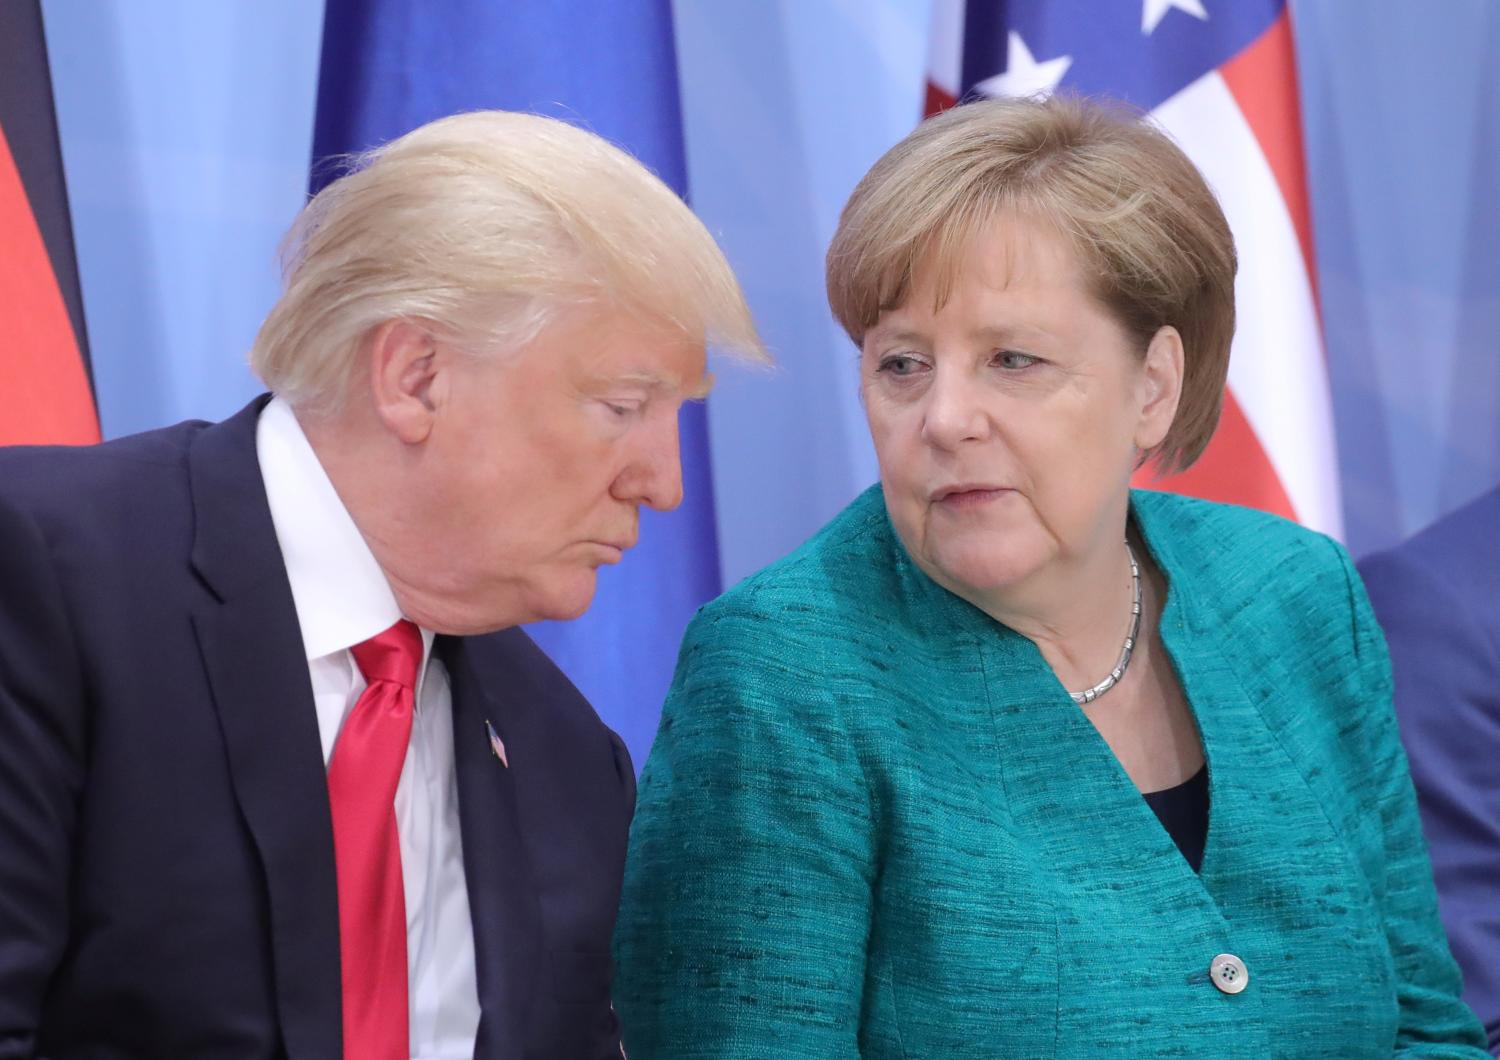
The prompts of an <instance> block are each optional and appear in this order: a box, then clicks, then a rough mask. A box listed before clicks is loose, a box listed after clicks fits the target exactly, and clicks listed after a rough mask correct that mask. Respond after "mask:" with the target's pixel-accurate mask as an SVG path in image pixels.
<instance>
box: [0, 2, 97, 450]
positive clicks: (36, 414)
mask: <svg viewBox="0 0 1500 1060" xmlns="http://www.w3.org/2000/svg"><path fill="white" fill-rule="evenodd" d="M0 53H3V55H4V61H3V62H0V248H4V249H3V252H0V316H3V318H4V320H5V326H6V343H5V352H4V354H0V445H17V444H28V443H48V444H67V445H82V444H86V443H88V442H97V441H98V440H99V418H98V415H97V414H96V412H95V410H94V394H93V389H92V386H91V383H90V381H89V363H88V342H87V339H86V337H85V332H84V325H83V299H82V297H81V296H80V294H79V289H78V266H77V263H76V261H75V259H74V256H73V226H72V222H71V221H70V220H69V216H68V195H67V190H66V187H65V186H64V183H63V169H62V155H61V153H60V152H59V149H58V142H57V117H56V115H55V114H54V112H53V109H52V78H51V74H50V72H49V70H48V66H47V47H46V42H45V40H44V39H43V36H42V13H41V6H40V2H39V0H3V2H0Z"/></svg>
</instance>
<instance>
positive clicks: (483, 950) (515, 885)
mask: <svg viewBox="0 0 1500 1060" xmlns="http://www.w3.org/2000/svg"><path fill="white" fill-rule="evenodd" d="M518 635H519V634H518ZM506 636H507V634H504V633H502V634H498V635H496V636H493V637H487V638H485V639H484V644H485V647H486V650H485V651H483V652H481V651H477V650H475V648H474V645H473V643H472V642H470V641H467V640H463V639H459V638H455V637H442V638H439V640H438V648H437V650H438V651H439V653H440V655H441V658H442V659H443V663H444V665H445V666H446V667H447V669H448V674H449V678H450V682H451V687H452V690H453V743H454V748H453V751H454V766H455V769H456V771H457V774H458V814H459V825H460V828H461V830H462V833H463V851H464V876H465V878H466V880H467V882H468V887H469V912H470V916H471V917H472V919H473V922H474V961H475V971H476V973H477V976H478V980H479V1002H480V1009H481V1013H482V1014H481V1016H480V1020H479V1033H478V1036H477V1038H476V1041H475V1043H474V1056H475V1057H476V1060H490V1058H499V1057H502V1056H511V1055H517V1056H519V1055H520V1054H521V1051H522V1049H523V1048H524V1044H525V1040H526V1034H527V1025H528V1016H529V1013H530V1009H531V1005H532V1003H533V1000H534V998H535V992H536V985H537V979H538V977H539V975H540V972H541V961H542V925H541V919H542V909H541V903H540V900H539V898H538V894H537V888H536V881H535V876H534V873H533V867H532V864H531V858H530V856H529V855H528V853H527V850H526V841H525V833H524V830H523V822H522V820H521V813H520V804H519V800H518V798H517V791H516V788H517V785H518V784H521V783H524V781H525V774H526V768H527V764H526V761H525V760H524V758H523V757H522V756H521V755H519V754H514V753H512V754H510V755H508V757H509V759H510V765H509V767H507V766H504V765H502V764H501V763H500V760H499V758H498V757H497V756H496V754H495V752H494V751H493V750H492V749H491V746H490V738H489V729H488V727H487V726H493V728H494V730H495V733H496V735H498V736H499V737H500V739H501V740H502V741H505V742H506V744H507V745H509V744H510V741H509V740H508V739H507V731H506V725H505V721H506V717H505V711H504V708H503V706H502V705H501V703H500V702H499V700H498V698H497V696H496V692H495V690H496V689H500V688H504V687H506V674H505V672H504V667H503V666H502V665H500V664H499V663H500V662H501V661H503V660H498V659H497V657H496V652H501V653H502V654H503V649H502V645H503V644H504V639H505V638H506ZM491 649H493V650H491ZM519 750H520V749H519V748H512V751H519Z"/></svg>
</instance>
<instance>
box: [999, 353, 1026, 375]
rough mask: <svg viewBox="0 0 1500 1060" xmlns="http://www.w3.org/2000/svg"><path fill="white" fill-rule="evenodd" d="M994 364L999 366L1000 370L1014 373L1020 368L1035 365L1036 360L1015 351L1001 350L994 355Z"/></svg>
mask: <svg viewBox="0 0 1500 1060" xmlns="http://www.w3.org/2000/svg"><path fill="white" fill-rule="evenodd" d="M995 363H997V364H998V365H1000V367H1001V368H1007V369H1009V370H1011V371H1013V372H1014V371H1019V370H1020V369H1022V368H1030V367H1031V366H1032V365H1034V364H1036V358H1035V357H1032V356H1031V355H1030V354H1026V353H1017V352H1016V351H1015V350H1001V351H1000V352H999V353H997V354H995Z"/></svg>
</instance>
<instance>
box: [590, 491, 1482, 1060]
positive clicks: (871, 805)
mask: <svg viewBox="0 0 1500 1060" xmlns="http://www.w3.org/2000/svg"><path fill="white" fill-rule="evenodd" d="M1131 511H1132V517H1133V518H1134V520H1135V522H1136V525H1137V527H1138V528H1139V530H1140V532H1141V534H1142V537H1143V539H1144V541H1145V542H1146V544H1147V547H1148V548H1149V549H1150V551H1151V554H1152V556H1153V557H1154V558H1155V560H1156V562H1157V564H1158V565H1159V566H1160V567H1161V569H1162V570H1163V572H1164V573H1165V575H1166V577H1167V579H1168V581H1169V590H1168V596H1167V600H1166V604H1165V610H1164V613H1163V615H1162V619H1161V634H1162V638H1163V641H1164V643H1165V646H1166V648H1167V651H1168V652H1169V654H1170V655H1171V658H1172V660H1173V663H1174V664H1175V666H1176V669H1177V673H1178V675H1179V678H1180V680H1181V683H1182V687H1183V689H1184V691H1185V692H1186V695H1187V698H1188V700H1189V702H1190V703H1191V705H1192V708H1193V711H1194V713H1195V715H1196V717H1197V721H1198V725H1199V728H1200V730H1201V732H1202V736H1203V743H1204V750H1205V753H1206V756H1207V759H1208V768H1209V778H1210V799H1211V811H1210V823H1209V835H1208V845H1207V850H1206V852H1205V855H1204V861H1203V866H1202V873H1201V875H1199V874H1195V873H1194V872H1193V871H1192V869H1191V868H1190V867H1189V866H1188V864H1187V862H1186V861H1185V860H1184V859H1183V858H1182V856H1181V855H1180V854H1179V853H1178V851H1177V848H1176V846H1175V845H1174V844H1173V842H1172V840H1171V839H1170V838H1169V837H1168V835H1167V834H1166V832H1165V831H1164V830H1163V829H1162V827H1161V826H1160V825H1159V824H1158V822H1157V819H1156V817H1155V815H1154V814H1153V813H1152V812H1151V809H1150V807H1149V806H1147V804H1146V802H1145V800H1144V799H1142V798H1141V796H1140V794H1139V793H1138V792H1137V791H1136V789H1135V787H1134V786H1133V785H1132V784H1131V782H1130V780H1129V778H1128V777H1127V776H1126V775H1125V773H1124V771H1123V770H1122V769H1121V768H1120V766H1119V764H1118V763H1117V761H1116V759H1115V758H1114V756H1113V754H1112V753H1111V752H1110V750H1109V748H1108V746H1107V745H1106V744H1105V743H1104V742H1103V740H1102V739H1101V738H1100V737H1099V735H1098V734H1097V732H1096V731H1095V730H1094V728H1093V727H1092V725H1090V724H1089V722H1088V721H1087V719H1085V718H1084V717H1083V715H1082V714H1081V713H1080V712H1079V711H1078V710H1076V709H1075V708H1074V706H1073V703H1072V701H1071V700H1070V699H1069V698H1068V696H1067V693H1066V692H1065V691H1064V689H1063V688H1062V687H1061V685H1059V684H1058V682H1057V680H1056V678H1055V677H1054V676H1053V674H1052V672H1051V670H1050V669H1049V668H1048V666H1047V665H1046V663H1045V662H1044V661H1043V659H1042V657H1041V654H1040V653H1039V652H1038V651H1037V649H1036V647H1035V646H1034V645H1033V644H1032V643H1031V642H1030V641H1028V640H1026V639H1025V638H1023V637H1021V636H1019V635H1018V634H1016V633H1014V632H1012V631H1010V630H1008V629H1006V628H1005V627H1003V626H1001V625H999V624H997V623H996V622H994V621H993V620H992V619H990V618H989V617H988V616H986V615H985V614H984V613H983V612H981V611H979V610H977V609H976V608H974V607H972V606H970V605H969V604H967V603H965V602H964V601H962V600H960V599H959V598H957V597H955V596H953V595H952V594H950V593H948V592H947V591H945V590H943V589H942V588H940V587H939V586H937V585H936V584H935V583H933V582H932V581H931V580H930V579H928V578H927V577H926V576H925V575H924V574H922V573H921V571H920V570H918V569H917V568H916V567H915V566H914V565H913V564H912V562H911V561H910V559H909V558H908V556H907V555H906V553H905V551H904V549H903V548H902V546H901V544H900V542H899V540H898V539H897V538H896V536H895V533H894V531H893V530H892V528H891V525H890V522H889V520H888V518H887V516H886V512H885V506H884V503H883V501H882V498H881V495H880V492H879V490H878V489H872V490H870V491H869V492H867V493H865V494H864V495H863V496H861V497H860V498H859V499H858V500H856V501H855V502H854V503H853V504H852V505H850V506H849V508H848V509H846V510H845V511H844V512H843V514H841V515H840V516H839V517H838V518H836V519H835V520H834V521H833V522H832V523H831V524H830V525H829V526H827V527H826V528H825V529H824V530H823V531H821V532H820V533H819V534H818V535H817V536H816V537H814V538H813V539H812V540H811V541H810V542H808V543H807V544H806V545H804V546H803V547H802V548H801V549H800V550H798V551H797V552H795V553H794V554H792V555H791V556H789V557H788V558H787V559H785V560H783V561H781V562H779V563H777V564H775V565H773V566H771V567H769V568H767V569H766V570H765V571H762V572H761V573H760V574H758V575H756V576H754V577H753V578H750V579H749V580H747V581H745V582H743V583H741V584H740V585H739V586H737V587H735V588H734V589H733V590H731V591H730V592H728V593H726V594H725V595H724V596H722V597H720V598H719V599H718V600H716V601H714V602H713V603H712V604H710V605H708V606H707V607H705V608H704V609H703V610H702V611H701V612H700V613H699V614H698V616H697V617H696V618H695V620H694V621H693V624H692V626H691V627H690V629H689V630H688V633H687V637H686V640H685V642H684V644H683V647H682V654H681V657H680V659H679V662H678V668H677V675H676V678H675V680H674V682H673V685H672V690H671V694H670V696H669V698H668V700H667V703H666V706H665V708H664V711H663V715H662V720H661V728H660V731H659V733H658V736H657V739H656V744H655V747H654V748H653V749H652V752H651V755H650V758H649V760H648V761H647V763H646V766H645V770H644V772H643V774H642V776H641V785H640V798H639V803H638V809H637V811H636V816H635V823H634V826H633V828H632V831H631V847H630V854H629V858H628V862H627V868H626V875H625V890H624V901H623V905H622V908H621V911H620V918H619V926H618V929H617V932H616V937H615V938H616V956H617V960H618V968H619V972H618V975H619V982H618V988H617V991H616V995H615V996H616V1002H617V1007H618V1009H619V1012H620V1016H621V1019H622V1022H623V1026H624V1038H625V1046H626V1049H627V1050H628V1051H629V1053H630V1055H631V1057H633V1058H634V1060H658V1058H681V1057H713V1058H731V1057H736V1058H737V1057H744V1058H747V1060H749V1058H754V1060H785V1058H794V1057H808V1058H817V1060H835V1058H840V1057H855V1056H864V1057H878V1058H896V1057H905V1058H919V1057H920V1058H942V1060H956V1058H963V1057H984V1058H986V1060H992V1058H995V1057H1012V1056H1013V1057H1053V1056H1067V1057H1073V1056H1079V1057H1082V1056H1124V1057H1158V1056H1195V1057H1197V1056H1234V1057H1255V1058H1263V1057H1297V1058H1303V1057H1332V1056H1337V1057H1376V1056H1380V1057H1384V1056H1392V1055H1399V1056H1444V1057H1475V1058H1480V1057H1485V1056H1487V1055H1488V1054H1486V1053H1485V1052H1484V1051H1483V1050H1482V1044H1483V1038H1482V1035H1481V1031H1480V1028H1479V1025H1478V1022H1477V1021H1476V1020H1475V1019H1474V1017H1473V1015H1472V1014H1471V1013H1470V1012H1469V1011H1468V1010H1467V1009H1466V1008H1465V1007H1464V1006H1463V1005H1462V1003H1461V1002H1460V1001H1459V1000H1458V993H1459V986H1460V983H1459V975H1458V972H1457V969H1456V967H1455V965H1454V963H1453V961H1452V958H1451V957H1450V955H1449V952H1448V947H1447V943H1446V942H1445V940H1444V938H1443V932H1442V928H1441V927H1440V925H1439V921H1438V918H1437V913H1436V900H1435V897H1434V892H1433V886H1432V880H1431V873H1430V869H1429V866H1428V862H1427V855H1426V851H1425V849H1424V846H1423V843H1422V838H1421V832H1420V831H1419V825H1418V819H1417V810H1416V803H1415V800H1414V798H1413V794H1412V789H1411V782H1410V780H1409V778H1408V776H1407V769H1406V761H1405V757H1404V755H1403V753H1402V750H1401V746H1400V744H1399V743H1398V741H1397V734H1396V726H1395V722H1394V718H1393V714H1392V710H1391V684H1390V676H1389V666H1388V663H1387V658H1386V651H1385V645H1384V642H1383V640H1382V638H1381V634H1380V632H1379V630H1378V628H1377V626H1376V624H1375V621H1374V619H1373V617H1372V616H1371V612H1370V607H1369V604H1368V602H1367V600H1366V598H1365V593H1364V589H1363V587H1362V586H1361V584H1360V582H1359V579H1358V577H1357V576H1356V574H1355V573H1354V570H1353V567H1352V566H1351V564H1350V562H1349V559H1348V557H1347V555H1346V554H1345V553H1344V551H1343V550H1342V549H1341V548H1340V547H1339V546H1338V545H1336V544H1334V543H1333V542H1331V541H1329V540H1328V539H1327V538H1324V537H1321V536H1318V535H1315V534H1312V533H1309V532H1307V531H1305V530H1302V529H1299V528H1298V527H1296V526H1293V525H1292V524H1290V523H1287V522H1284V521H1282V520H1279V519H1275V518H1273V517H1270V516H1266V515H1262V514H1259V513H1255V512H1251V511H1247V510H1242V509H1236V508H1229V507H1224V506H1219V505H1213V504H1208V503H1205V502H1202V501H1195V500H1190V499H1187V498H1183V497H1177V496H1172V495H1169V494H1164V493H1151V492H1138V493H1136V494H1134V495H1133V497H1132V501H1131ZM1221 953H1230V954H1234V955H1236V956H1238V957H1239V958H1240V959H1241V960H1242V961H1243V962H1244V965H1245V966H1246V968H1247V970H1248V972H1249V982H1248V986H1247V987H1246V988H1245V989H1244V990H1243V991H1242V992H1241V993H1238V994H1227V993H1223V992H1221V991H1220V990H1218V989H1216V988H1215V986H1214V985H1213V984H1212V983H1211V982H1210V979H1209V966H1210V962H1211V961H1212V960H1213V958H1214V957H1215V955H1217V954H1221Z"/></svg>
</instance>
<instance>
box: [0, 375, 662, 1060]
mask: <svg viewBox="0 0 1500 1060" xmlns="http://www.w3.org/2000/svg"><path fill="white" fill-rule="evenodd" d="M265 400H266V399H264V398H262V399H259V400H258V401H256V402H255V403H253V404H252V405H251V406H249V407H248V408H246V409H245V410H243V411H242V412H240V413H239V414H238V415H236V416H234V417H233V418H232V419H229V420H227V421H225V422H223V423H220V424H214V425H209V424H205V423H199V422H195V423H184V424H181V425H179V426H176V427H171V428H168V429H165V430H161V431H155V432H151V433H148V434H143V435H138V436H136V437H133V438H126V439H122V440H120V441H116V442H111V443H108V444H105V445H102V446H97V447H94V448H88V449H53V448H45V449H44V448H36V449H11V450H0V1057H4V1058H9V1057H30V1056H33V1055H40V1056H45V1057H51V1058H53V1060H67V1058H72V1057H89V1058H103V1057H110V1058H114V1057H148V1058H152V1060H167V1058H177V1057H184V1058H186V1057H192V1058H195V1060H196V1058H207V1057H246V1058H249V1057H281V1056H285V1057H291V1058H294V1060H304V1058H306V1060H312V1058H337V1057H339V1055H340V1051H341V1043H340V1009H339V1006H340V1000H339V940H338V911H337V901H338V898H337V888H336V885H335V876H334V860H333V845H332V844H333V840H332V826H331V823H330V817H329V809H328V796H327V786H326V778H325V772H324V764H323V758H322V752H321V750H320V745H319V741H318V728H317V720H316V715H315V712H314V708H313V699H312V691H311V686H310V682H309V678H308V670H307V663H306V660H305V657H304V655H303V649H302V642H301V639H300V635H299V632H298V627H297V616H296V612H295V609H294V606H293V603H292V597H291V590H290V587H289V585H288V583H287V579H286V574H285V570H284V567H283V564H282V560H281V555H280V552H279V550H278V547H277V542H276V536H275V531H274V529H273V526H272V522H271V516H270V511H269V509H268V507H267V503H266V497H265V492H264V489H263V487H262V483H261V478H260V473H259V467H258V463H257V460H256V453H255V424H256V419H257V417H258V415H259V412H260V409H261V408H262V407H263V405H264V402H265ZM435 650H436V651H437V653H438V654H439V656H440V657H441V658H442V660H443V662H444V664H445V665H446V666H447V668H448V671H449V674H450V675H451V684H452V690H453V712H454V726H453V730H454V734H455V735H454V742H455V745H456V746H455V752H456V753H455V757H456V768H457V775H458V790H459V807H460V818H461V827H462V834H463V847H464V869H465V874H466V876H467V880H468V888H469V903H470V907H471V910H472V914H473V921H474V941H475V961H476V965H477V969H476V970H477V974H478V986H479V998H480V1002H481V1007H482V1010H483V1016H482V1018H481V1021H480V1025H479V1033H478V1041H477V1044H476V1048H475V1055H476V1056H477V1057H487V1058H488V1057H493V1058H500V1057H567V1058H570V1060H571V1058H579V1057H602V1056H608V1055H616V1056H617V1055H618V1037H617V1035H618V1032H617V1026H616V1021H615V1018H614V1014H613V1011H612V1010H611V1008H610V979H611V965H610V960H609V956H608V951H609V939H610V934H611V931H612V930H613V926H614V919H615V908H616V905H617V903H618V899H619V887H620V875H621V870H622V864H623V859H624V854H625V839H626V833H627V830H628V827H629V820H630V815H631V812H632V807H633V805H634V797H635V790H634V774H633V772H632V769H631V766H630V763H629V759H628V756H627V754H626V752H625V749H624V747H623V745H622V744H621V743H620V742H619V741H618V739H616V738H614V736H613V734H612V733H611V732H609V730H608V729H606V728H605V726H604V725H603V724H602V723H601V722H600V721H599V719H598V717H597V716H596V715H595V714H594V712H593V710H592V709H591V708H590V707H589V705H588V703H587V702H585V701H584V699H583V698H582V696H580V695H579V693H578V692H577V691H576V690H575V689H574V688H573V687H572V685H571V684H569V683H568V681H567V679H566V678H565V677H563V675H562V674H561V673H560V672H559V671H558V670H557V669H556V668H555V667H554V666H553V665H552V664H551V663H550V662H549V661H548V660H547V659H546V657H545V656H544V655H543V654H542V653H541V651H539V650H538V649H537V648H536V647H535V646H534V645H533V644H532V642H531V641H530V640H529V639H528V638H527V637H526V636H525V634H523V633H522V632H520V631H519V630H507V631H504V632H501V633H496V634H492V635H489V636H483V637H466V638H452V637H439V638H438V640H437V647H436V649H435ZM486 721H489V722H490V723H492V724H493V725H494V727H495V728H496V730H497V731H499V733H500V734H501V737H502V739H503V740H504V741H505V745H506V748H507V751H508V754H509V760H510V766H509V768H505V767H502V766H501V765H500V763H499V761H498V760H497V759H496V758H495V757H494V756H493V754H492V752H491V750H490V746H489V742H488V740H487V738H486V734H485V728H484V723H485V722H486Z"/></svg>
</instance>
